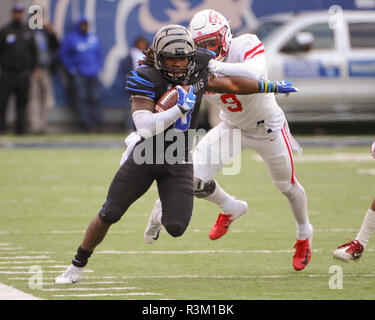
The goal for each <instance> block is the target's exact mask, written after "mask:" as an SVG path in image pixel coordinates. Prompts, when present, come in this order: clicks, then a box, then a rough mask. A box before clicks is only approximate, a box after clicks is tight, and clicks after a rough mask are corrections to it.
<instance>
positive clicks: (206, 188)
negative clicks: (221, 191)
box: [194, 179, 216, 198]
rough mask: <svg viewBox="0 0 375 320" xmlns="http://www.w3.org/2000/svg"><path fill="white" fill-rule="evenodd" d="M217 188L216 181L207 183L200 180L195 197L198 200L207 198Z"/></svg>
mask: <svg viewBox="0 0 375 320" xmlns="http://www.w3.org/2000/svg"><path fill="white" fill-rule="evenodd" d="M215 188H216V182H215V180H214V179H212V180H209V181H207V182H204V181H202V180H200V179H198V181H196V183H195V185H194V195H195V196H196V197H197V198H205V197H208V196H209V195H210V194H212V193H213V192H214V191H215Z"/></svg>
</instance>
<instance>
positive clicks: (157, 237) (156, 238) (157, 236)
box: [152, 230, 160, 240]
mask: <svg viewBox="0 0 375 320" xmlns="http://www.w3.org/2000/svg"><path fill="white" fill-rule="evenodd" d="M159 234H160V230H159V231H158V234H157V235H156V236H155V237H153V238H152V239H154V240H158V239H159Z"/></svg>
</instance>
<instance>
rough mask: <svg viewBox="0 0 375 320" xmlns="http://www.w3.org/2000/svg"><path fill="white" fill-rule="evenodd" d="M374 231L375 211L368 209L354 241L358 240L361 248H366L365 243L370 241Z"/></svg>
mask: <svg viewBox="0 0 375 320" xmlns="http://www.w3.org/2000/svg"><path fill="white" fill-rule="evenodd" d="M374 231H375V211H374V210H371V208H369V209H368V210H367V213H366V216H365V219H364V220H363V223H362V226H361V229H360V230H359V232H358V234H357V236H356V238H355V240H358V241H359V242H360V243H361V245H363V247H366V245H367V242H368V241H369V240H370V238H371V236H372V234H373V233H374Z"/></svg>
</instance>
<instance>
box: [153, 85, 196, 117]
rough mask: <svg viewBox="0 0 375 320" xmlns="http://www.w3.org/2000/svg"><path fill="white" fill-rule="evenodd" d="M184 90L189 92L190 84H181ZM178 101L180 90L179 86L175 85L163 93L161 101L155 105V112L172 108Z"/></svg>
mask: <svg viewBox="0 0 375 320" xmlns="http://www.w3.org/2000/svg"><path fill="white" fill-rule="evenodd" d="M180 87H181V88H182V90H184V92H185V93H186V94H187V93H188V92H189V90H190V86H189V85H184V86H182V85H181V86H180ZM177 101H178V90H177V86H176V87H173V88H171V89H169V90H167V91H166V92H164V93H163V95H162V96H161V97H160V99H159V101H158V102H157V103H156V105H155V112H163V111H165V110H168V109H169V108H172V107H173V106H175V105H176V104H177Z"/></svg>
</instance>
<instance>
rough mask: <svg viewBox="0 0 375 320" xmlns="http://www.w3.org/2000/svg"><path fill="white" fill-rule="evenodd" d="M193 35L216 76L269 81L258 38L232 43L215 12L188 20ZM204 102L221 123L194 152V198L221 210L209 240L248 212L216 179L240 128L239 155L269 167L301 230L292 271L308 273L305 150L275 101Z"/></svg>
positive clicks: (263, 97)
mask: <svg viewBox="0 0 375 320" xmlns="http://www.w3.org/2000/svg"><path fill="white" fill-rule="evenodd" d="M189 30H190V32H191V33H192V35H193V38H194V41H195V43H196V44H197V46H198V47H202V48H205V49H208V50H211V51H214V52H215V53H216V58H215V59H212V60H211V62H210V64H209V70H210V71H211V73H212V74H213V75H216V76H243V77H250V78H254V79H258V80H259V79H267V78H268V75H267V69H266V59H265V53H264V52H265V48H264V46H263V44H262V43H261V42H260V40H259V39H258V37H257V36H256V35H254V34H244V35H241V36H239V37H236V38H233V37H232V34H231V30H230V26H229V23H228V21H227V19H226V18H225V17H224V16H223V15H222V14H220V13H218V12H216V11H214V10H203V11H200V12H198V13H197V14H195V15H194V17H193V18H192V20H191V21H190V24H189ZM265 92H267V90H265ZM205 97H206V98H207V99H208V100H209V102H210V103H211V104H214V105H216V106H218V107H219V108H220V110H221V112H220V118H221V120H222V122H221V123H220V124H219V125H218V126H216V127H214V128H213V129H212V130H210V131H209V132H208V133H207V134H206V135H205V136H204V137H203V139H202V140H201V141H200V142H199V143H198V145H197V147H196V150H195V152H194V176H195V186H196V188H195V195H196V196H197V197H199V198H204V199H206V200H208V201H211V202H214V203H216V204H217V205H218V206H219V207H220V208H221V209H222V213H220V214H219V216H218V219H217V221H216V223H215V225H214V226H213V227H212V229H211V231H210V234H209V237H210V239H212V240H215V239H218V238H220V237H222V236H223V235H224V234H225V233H226V232H227V231H228V228H229V225H230V224H231V223H232V222H233V221H234V220H235V219H237V218H239V217H240V216H242V215H243V214H245V213H246V212H247V209H248V206H247V203H246V202H244V201H240V200H236V199H235V198H234V197H233V196H230V195H229V194H227V193H226V192H225V191H224V190H223V189H222V188H221V187H220V186H219V185H218V183H217V182H216V181H215V180H214V176H215V174H216V173H217V172H218V171H219V170H220V169H221V168H222V167H223V165H224V164H225V163H226V162H227V161H228V159H225V157H220V155H221V154H222V153H221V151H220V150H221V149H223V143H224V144H227V145H224V147H225V148H226V149H228V150H234V149H235V146H234V145H233V144H236V143H235V142H233V136H234V131H235V129H240V130H241V131H240V132H241V146H240V148H237V149H238V152H237V153H239V152H240V151H241V150H242V149H253V150H255V151H256V152H257V153H258V154H259V155H260V156H261V157H262V159H263V161H264V163H265V165H266V166H267V169H268V172H269V175H270V176H271V179H272V181H273V183H274V185H275V186H276V188H278V189H279V190H280V192H281V193H282V194H283V195H284V196H285V197H286V198H287V199H288V201H289V204H290V206H291V209H292V212H293V215H294V217H295V220H296V226H297V241H296V244H295V246H294V248H295V253H294V256H293V267H294V269H295V270H297V271H299V270H302V269H304V268H305V267H306V265H307V264H308V263H309V262H310V259H311V241H312V236H313V227H312V225H311V224H310V222H309V218H308V213H307V200H306V193H305V190H304V188H303V187H302V185H301V184H300V183H299V181H298V180H297V178H296V175H295V171H294V162H293V149H294V150H301V148H300V146H299V145H298V143H297V142H296V141H295V140H294V139H293V137H292V136H291V134H290V132H289V129H288V124H287V121H286V118H285V115H284V112H283V111H282V109H281V108H280V107H279V106H278V104H277V102H276V99H275V96H274V95H273V94H269V93H265V94H258V95H243V96H239V95H235V94H220V93H207V94H206V95H205ZM228 137H229V139H227V138H228ZM228 144H229V145H228ZM233 147H234V148H233ZM220 148H221V149H220ZM235 156H236V151H234V152H232V154H231V157H232V159H233V158H234V157H235ZM210 157H211V158H210ZM212 159H215V161H212ZM213 162H214V163H213Z"/></svg>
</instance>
